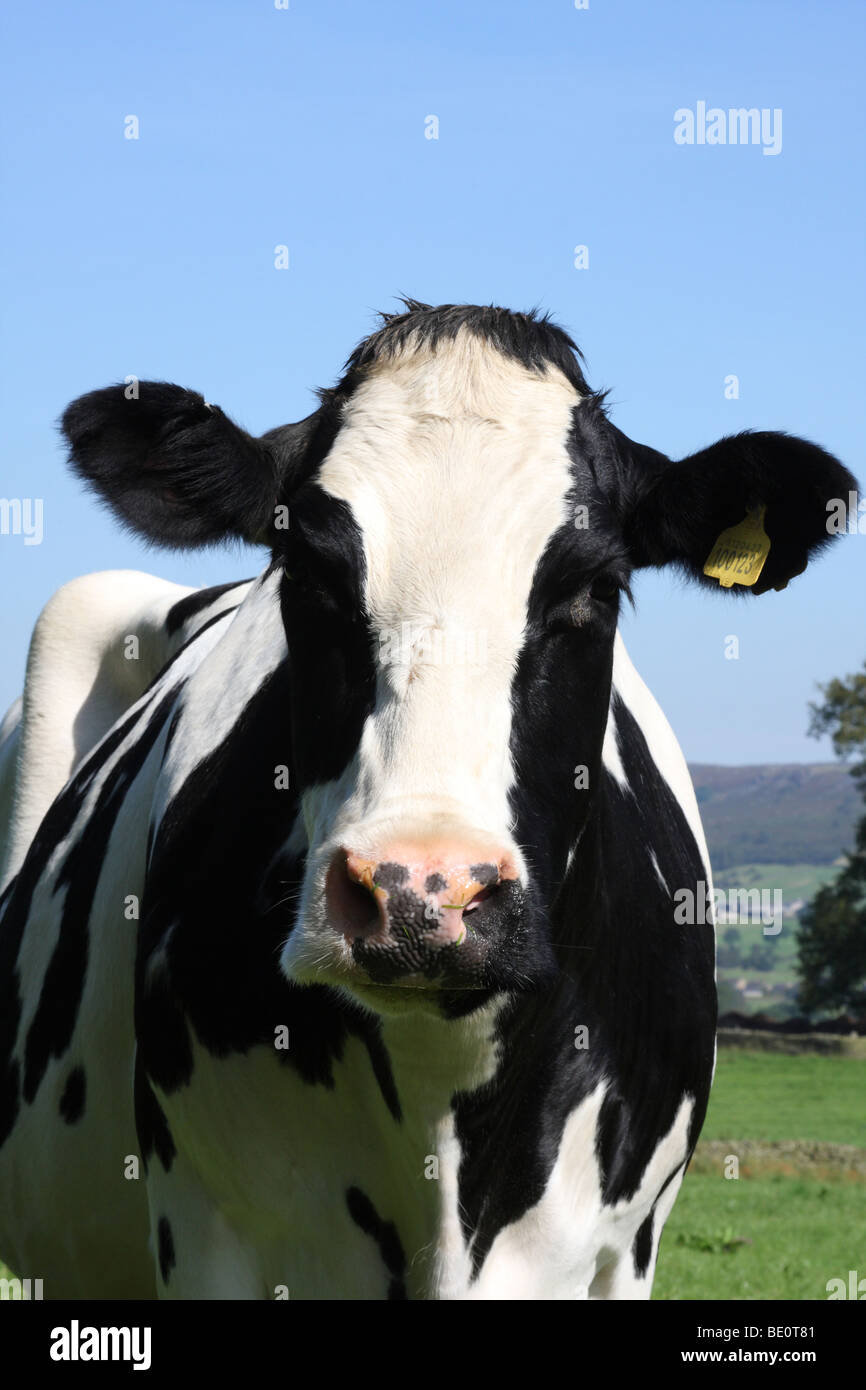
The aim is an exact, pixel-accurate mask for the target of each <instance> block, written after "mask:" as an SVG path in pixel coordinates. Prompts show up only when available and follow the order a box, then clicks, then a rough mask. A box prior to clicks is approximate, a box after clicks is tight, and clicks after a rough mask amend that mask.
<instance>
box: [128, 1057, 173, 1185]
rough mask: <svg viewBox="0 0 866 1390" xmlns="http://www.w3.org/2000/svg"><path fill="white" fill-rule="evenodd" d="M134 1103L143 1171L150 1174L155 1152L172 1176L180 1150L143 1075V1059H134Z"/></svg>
mask: <svg viewBox="0 0 866 1390" xmlns="http://www.w3.org/2000/svg"><path fill="white" fill-rule="evenodd" d="M133 1095H134V1100H135V1129H136V1133H137V1135H138V1143H139V1146H140V1148H141V1157H142V1162H143V1163H144V1171H145V1173H146V1172H147V1169H148V1163H149V1160H150V1157H151V1155H152V1154H153V1153H154V1152H155V1153H156V1156H157V1158H158V1159H159V1161H160V1163H161V1164H162V1166H163V1169H164V1170H165V1172H166V1173H167V1172H169V1170H170V1169H171V1165H172V1163H173V1162H174V1158H175V1155H176V1153H177V1149H176V1148H175V1143H174V1139H173V1138H172V1135H171V1130H170V1129H169V1126H168V1120H167V1119H166V1117H165V1111H164V1110H163V1108H162V1106H161V1105H160V1103H159V1101H158V1100H157V1098H156V1096H155V1095H154V1093H153V1087H152V1086H150V1085H149V1083H148V1080H147V1077H146V1076H145V1074H144V1068H143V1067H142V1064H141V1059H140V1057H138V1056H136V1059H135V1080H134V1083H133Z"/></svg>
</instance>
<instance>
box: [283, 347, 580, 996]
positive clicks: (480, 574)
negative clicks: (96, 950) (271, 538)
mask: <svg viewBox="0 0 866 1390" xmlns="http://www.w3.org/2000/svg"><path fill="white" fill-rule="evenodd" d="M579 400H580V397H579V396H578V394H577V392H576V391H575V390H574V388H573V387H572V386H571V385H570V384H569V382H568V381H566V379H565V377H563V376H562V374H561V373H559V372H558V371H557V370H556V369H555V368H553V367H550V368H548V370H547V372H546V373H545V374H544V375H541V374H539V373H535V372H532V371H529V370H528V369H526V368H525V367H523V366H521V365H520V364H519V363H517V362H514V361H511V360H510V359H508V358H506V357H504V356H503V355H502V354H501V353H500V352H498V351H496V350H495V349H494V348H492V347H491V346H490V345H489V344H487V343H485V342H484V341H483V340H481V339H479V338H476V337H473V336H472V335H471V334H467V333H466V332H465V331H463V332H461V333H459V334H458V335H457V337H456V338H455V340H454V341H453V343H447V344H444V345H440V346H439V347H438V348H437V349H436V350H432V351H431V350H428V349H423V350H420V351H417V352H413V351H404V352H403V353H401V354H399V355H397V356H395V357H394V358H391V359H388V360H385V361H382V362H380V363H378V364H376V365H375V366H374V367H373V368H372V369H371V370H370V371H369V373H368V374H367V375H366V377H365V379H364V380H363V381H362V383H361V385H360V386H359V387H358V388H357V390H356V391H355V393H354V394H353V396H352V397H351V399H350V400H349V402H348V404H347V406H346V409H345V413H344V418H343V424H342V428H341V430H340V432H339V434H338V436H337V438H336V441H335V443H334V445H333V447H332V449H331V452H330V454H329V455H328V457H327V459H326V460H325V462H324V465H323V467H322V469H321V473H320V475H319V482H320V484H321V486H322V487H323V488H324V489H325V490H326V491H327V492H329V493H330V494H331V495H332V496H334V497H339V498H341V499H343V500H344V501H345V502H347V503H348V504H349V505H350V507H351V509H352V512H353V514H354V517H355V519H356V521H357V523H358V525H359V527H360V529H361V532H362V534H363V539H364V550H365V558H366V564H367V586H366V593H365V599H366V605H367V609H368V612H369V615H370V620H371V623H372V626H373V629H374V633H375V634H376V635H377V639H378V641H379V643H380V648H379V649H380V651H383V650H387V646H388V643H389V641H390V640H391V639H392V638H393V637H394V635H395V634H401V633H403V632H405V631H406V630H407V628H408V630H409V631H410V633H411V634H412V635H413V637H414V638H415V639H417V640H416V641H415V642H414V645H413V642H411V641H410V642H409V644H408V650H409V658H408V660H406V661H397V662H394V661H387V660H386V661H384V662H382V663H380V665H379V671H378V683H377V694H376V707H375V710H374V713H373V714H372V715H371V717H370V718H369V719H368V720H367V723H366V725H365V728H364V730H363V734H362V738H361V742H360V747H359V749H358V753H357V755H356V757H355V759H354V760H353V762H352V764H351V766H350V767H349V768H347V770H346V772H345V773H344V775H343V777H342V778H340V779H339V781H338V782H336V783H331V784H329V785H328V786H327V787H322V788H318V789H314V790H313V791H311V792H308V793H306V794H305V797H304V814H305V820H306V825H307V832H308V836H309V838H310V842H311V845H312V847H313V854H311V856H310V860H309V864H310V874H309V876H308V882H307V885H306V890H305V894H304V900H303V903H302V921H303V923H304V925H303V927H302V928H301V929H296V931H295V932H294V933H293V937H292V940H291V941H290V943H289V947H288V953H287V958H286V962H285V964H286V968H287V969H288V970H289V972H290V973H291V974H292V975H293V976H294V977H295V978H297V977H298V971H299V969H301V968H303V967H306V968H307V969H309V967H310V966H311V965H312V964H313V961H314V960H315V959H317V958H318V957H319V956H320V953H321V938H322V936H323V935H325V934H326V931H327V923H326V922H325V920H324V915H323V912H324V909H323V904H322V881H323V877H324V872H325V867H326V865H327V861H328V860H329V858H330V856H331V854H332V852H333V850H334V849H335V848H336V846H337V845H339V844H346V845H349V846H350V847H351V848H352V849H354V850H357V851H358V852H360V853H362V854H375V853H376V851H377V850H378V849H379V848H380V847H381V846H383V845H387V843H388V841H389V840H390V839H391V838H393V837H396V836H397V835H398V834H399V835H400V836H401V837H402V836H405V835H406V834H411V833H412V832H413V831H415V832H416V833H418V834H419V835H424V834H425V833H430V832H431V831H433V830H439V829H442V830H446V831H447V830H451V831H452V832H456V833H458V834H468V833H471V832H473V831H474V832H478V833H480V834H482V835H485V836H487V837H488V839H489V840H490V841H492V843H494V844H500V845H502V846H504V847H506V848H508V849H510V850H511V851H512V853H515V857H516V859H517V862H518V864H519V865H520V867H521V870H522V869H523V862H522V857H521V856H520V853H519V850H518V849H517V847H516V846H515V845H514V843H513V840H512V830H513V826H512V813H511V809H510V806H509V801H508V793H509V790H510V788H511V787H512V785H513V783H514V769H513V767H512V765H511V758H510V753H509V738H510V732H511V720H512V708H511V689H512V681H513V677H514V673H515V669H516V665H517V659H518V656H519V653H520V649H521V646H522V643H523V638H524V628H525V623H526V615H527V602H528V598H529V593H530V589H531V586H532V580H533V576H534V573H535V569H536V566H537V564H538V560H539V558H540V556H541V554H542V552H543V551H544V549H545V546H546V545H547V543H548V541H549V538H550V536H551V534H552V533H553V532H554V531H556V530H557V529H558V528H559V527H560V526H561V525H562V524H563V523H564V522H565V521H566V520H567V506H566V494H567V492H568V489H569V486H570V483H571V473H570V459H569V454H568V449H567V441H568V436H569V432H570V429H571V425H572V412H573V410H574V408H575V406H576V405H577V404H578V403H579ZM404 625H406V626H404ZM458 635H459V638H460V640H462V641H463V643H464V646H463V648H462V649H461V648H459V645H458V648H457V649H458V650H463V651H465V652H467V653H470V657H469V659H467V660H465V661H460V660H458V661H456V662H455V661H453V660H447V659H446V660H437V659H436V655H435V654H436V652H437V643H438V650H439V651H440V652H446V653H447V652H448V651H449V650H450V651H451V652H453V651H454V650H455V647H454V643H453V642H452V645H451V647H450V648H449V646H448V640H449V638H455V637H457V636H458ZM419 650H420V651H421V653H422V655H421V656H420V657H417V658H416V655H415V653H416V652H417V651H419ZM425 652H426V655H425V654H424V653H425ZM480 653H483V659H481V660H478V659H472V658H473V657H475V658H477V657H478V656H479V654H480ZM431 654H432V656H431ZM317 851H318V854H317V853H316V852H317ZM317 939H318V940H319V943H320V944H319V948H318V949H317V948H316V940H317Z"/></svg>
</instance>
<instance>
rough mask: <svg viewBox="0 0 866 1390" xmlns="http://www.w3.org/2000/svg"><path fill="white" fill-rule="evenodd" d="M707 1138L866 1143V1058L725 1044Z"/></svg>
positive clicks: (704, 1133)
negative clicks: (742, 1048)
mask: <svg viewBox="0 0 866 1390" xmlns="http://www.w3.org/2000/svg"><path fill="white" fill-rule="evenodd" d="M701 1138H702V1139H732V1138H737V1139H814V1140H823V1141H824V1142H825V1143H828V1144H856V1145H857V1146H858V1147H859V1148H864V1149H866V1062H863V1061H858V1060H857V1059H855V1058H850V1057H819V1056H815V1055H814V1054H810V1053H805V1054H803V1055H802V1056H797V1057H787V1056H784V1055H783V1054H781V1053H772V1052H744V1051H740V1049H739V1048H719V1058H718V1064H717V1066H716V1078H715V1081H714V1083H713V1091H712V1095H711V1097H710V1105H709V1109H708V1111H707V1118H706V1121H705V1123H704V1127H703V1130H702V1131H701ZM864 1198H866V1193H864ZM864 1273H866V1270H864Z"/></svg>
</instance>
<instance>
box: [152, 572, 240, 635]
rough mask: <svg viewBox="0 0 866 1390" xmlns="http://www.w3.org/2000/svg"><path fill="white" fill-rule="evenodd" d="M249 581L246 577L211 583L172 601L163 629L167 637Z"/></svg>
mask: <svg viewBox="0 0 866 1390" xmlns="http://www.w3.org/2000/svg"><path fill="white" fill-rule="evenodd" d="M249 582H250V581H249V580H248V579H236V580H233V581H232V583H231V584H212V585H211V586H210V588H207V589H196V591H195V593H193V594H187V596H186V598H182V599H178V601H177V603H173V604H172V606H171V608H169V610H168V613H167V614H166V619H165V630H166V632H167V633H168V635H169V637H172V636H173V635H174V633H176V632H177V631H179V629H180V628H182V627H183V625H184V623H188V622H189V621H190V619H191V618H195V617H196V616H197V615H198V614H199V613H201V612H203V611H204V610H205V609H206V608H209V607H210V605H211V604H212V603H215V602H216V600H217V599H218V598H221V597H222V595H223V594H227V593H229V591H230V590H231V589H237V588H239V587H240V586H241V585H242V584H248V583H249ZM224 611H225V610H224Z"/></svg>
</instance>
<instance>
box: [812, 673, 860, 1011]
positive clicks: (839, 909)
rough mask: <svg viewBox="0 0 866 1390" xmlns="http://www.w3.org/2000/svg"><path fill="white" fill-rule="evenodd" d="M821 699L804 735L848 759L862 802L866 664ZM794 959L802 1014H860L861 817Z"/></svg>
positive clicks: (832, 683)
mask: <svg viewBox="0 0 866 1390" xmlns="http://www.w3.org/2000/svg"><path fill="white" fill-rule="evenodd" d="M821 693H822V695H823V696H824V699H823V701H822V702H821V703H820V704H817V703H816V704H812V705H811V706H810V709H811V721H810V725H809V732H810V734H812V735H814V736H815V737H816V738H817V737H819V736H820V735H821V734H826V733H829V734H830V736H831V738H832V740H833V747H834V749H835V751H836V753H837V755H838V756H839V757H840V758H842V759H843V760H844V761H848V760H850V759H853V763H852V766H851V775H852V777H853V778H854V780H855V781H856V783H857V786H858V789H859V790H860V792H861V793H862V794H863V797H864V799H866V663H864V669H863V671H858V672H855V673H854V675H852V676H846V677H845V678H844V680H832V681H830V682H829V683H828V684H827V685H825V686H822V688H821ZM797 954H798V974H799V977H800V1004H801V1007H802V1008H804V1009H806V1010H807V1011H808V1012H810V1013H814V1012H824V1011H826V1010H830V1009H850V1010H851V1011H853V1012H854V1013H861V1014H866V815H864V817H863V819H862V820H861V821H860V823H859V825H858V827H857V832H856V837H855V846H854V849H853V850H852V852H851V855H850V858H849V860H848V863H847V864H846V865H845V867H844V868H843V869H842V870H841V872H840V874H839V876H838V877H837V878H836V879H835V880H834V882H832V883H828V884H826V885H825V886H824V887H823V888H821V889H820V890H819V891H818V893H817V894H816V896H815V897H814V898H813V899H812V902H811V903H809V905H808V906H807V907H806V908H804V910H803V912H802V913H801V914H800V931H799V935H798V939H797Z"/></svg>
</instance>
